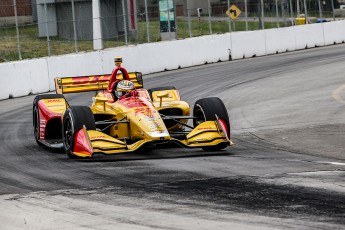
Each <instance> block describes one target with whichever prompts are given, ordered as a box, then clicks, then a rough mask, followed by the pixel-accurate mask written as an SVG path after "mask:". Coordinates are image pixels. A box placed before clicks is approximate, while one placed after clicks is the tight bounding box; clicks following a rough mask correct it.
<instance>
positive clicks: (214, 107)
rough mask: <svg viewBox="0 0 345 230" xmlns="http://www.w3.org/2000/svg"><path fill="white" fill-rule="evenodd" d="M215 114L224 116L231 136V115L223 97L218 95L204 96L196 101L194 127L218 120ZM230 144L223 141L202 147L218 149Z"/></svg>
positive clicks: (211, 149) (210, 149) (208, 149)
mask: <svg viewBox="0 0 345 230" xmlns="http://www.w3.org/2000/svg"><path fill="white" fill-rule="evenodd" d="M215 114H217V115H218V117H220V118H222V119H223V120H224V121H225V123H226V126H227V128H228V136H230V122H229V115H228V111H227V110H226V107H225V105H224V103H223V101H222V100H221V99H219V98H218V97H209V98H202V99H199V100H197V101H196V102H195V104H194V108H193V116H194V117H195V119H193V125H194V127H196V126H198V125H199V124H201V123H202V122H204V121H215V120H217V118H216V116H215ZM227 146H228V144H226V143H221V144H219V145H216V146H207V147H203V148H202V149H203V150H205V151H217V150H221V149H224V148H226V147H227Z"/></svg>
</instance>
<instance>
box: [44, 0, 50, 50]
mask: <svg viewBox="0 0 345 230" xmlns="http://www.w3.org/2000/svg"><path fill="white" fill-rule="evenodd" d="M43 3H44V16H45V20H46V21H45V23H46V34H47V44H48V56H51V50H50V37H49V26H48V13H47V3H46V0H44V2H43Z"/></svg>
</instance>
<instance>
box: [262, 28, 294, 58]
mask: <svg viewBox="0 0 345 230" xmlns="http://www.w3.org/2000/svg"><path fill="white" fill-rule="evenodd" d="M265 34H266V54H276V53H283V52H288V51H294V50H296V36H295V30H294V27H285V28H279V29H268V30H265Z"/></svg>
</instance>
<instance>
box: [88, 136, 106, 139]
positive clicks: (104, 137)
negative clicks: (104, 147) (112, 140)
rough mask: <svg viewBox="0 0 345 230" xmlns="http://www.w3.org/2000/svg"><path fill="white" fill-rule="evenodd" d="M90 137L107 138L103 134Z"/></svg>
mask: <svg viewBox="0 0 345 230" xmlns="http://www.w3.org/2000/svg"><path fill="white" fill-rule="evenodd" d="M91 138H92V139H103V138H107V137H106V136H104V135H98V136H91Z"/></svg>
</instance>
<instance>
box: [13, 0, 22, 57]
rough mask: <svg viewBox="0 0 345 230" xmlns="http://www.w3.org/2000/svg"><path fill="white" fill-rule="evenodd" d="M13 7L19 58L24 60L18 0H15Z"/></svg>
mask: <svg viewBox="0 0 345 230" xmlns="http://www.w3.org/2000/svg"><path fill="white" fill-rule="evenodd" d="M13 8H14V17H15V20H16V33H17V47H18V57H19V60H22V51H21V47H20V34H19V24H18V14H17V2H16V0H13Z"/></svg>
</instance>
